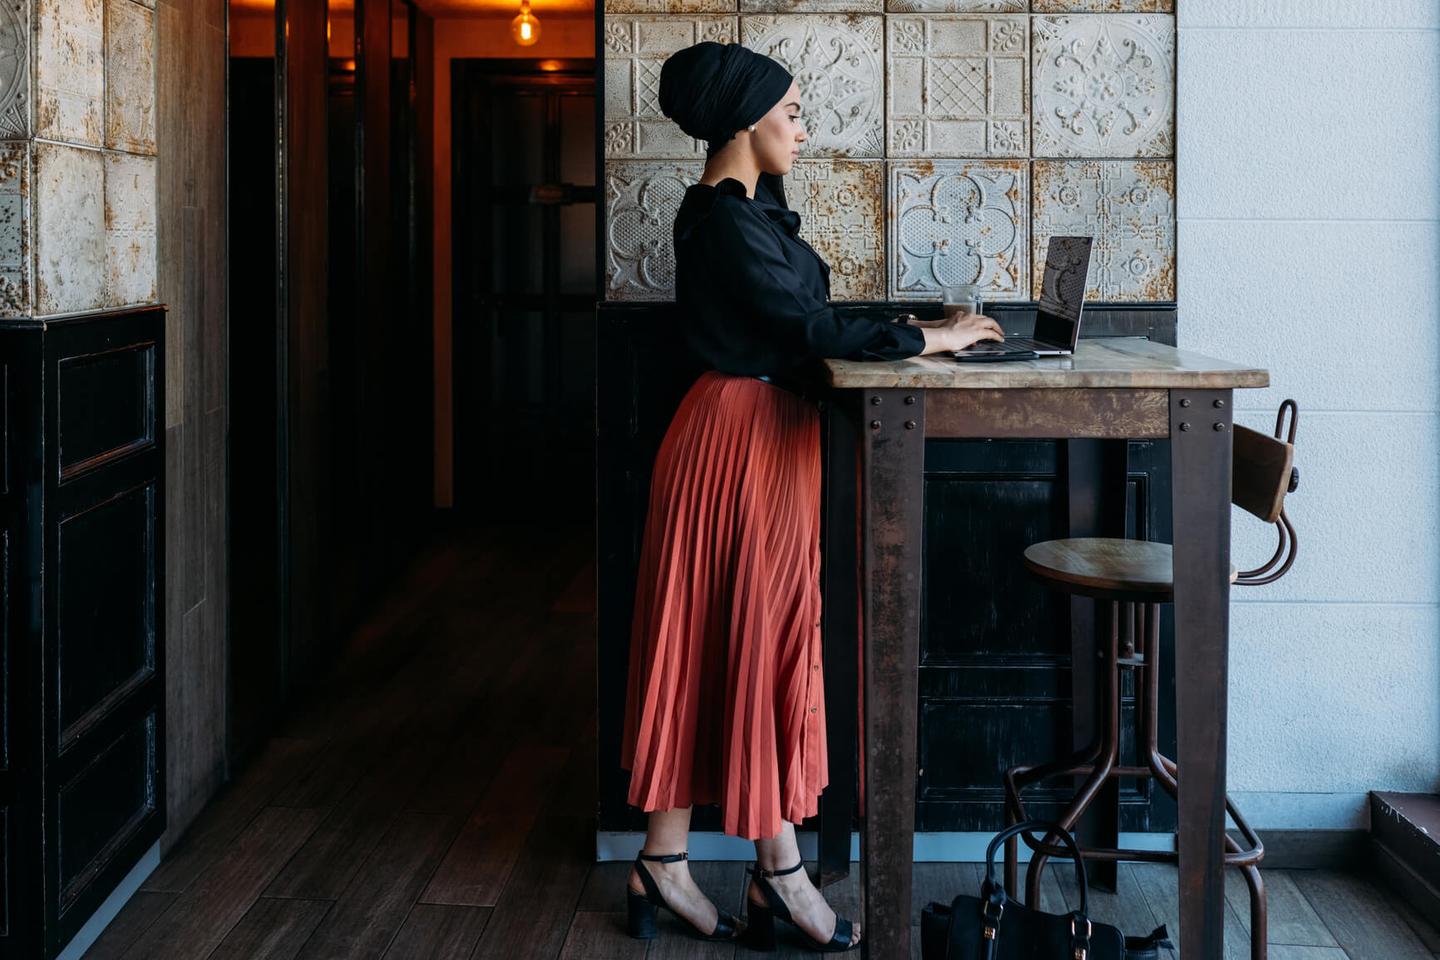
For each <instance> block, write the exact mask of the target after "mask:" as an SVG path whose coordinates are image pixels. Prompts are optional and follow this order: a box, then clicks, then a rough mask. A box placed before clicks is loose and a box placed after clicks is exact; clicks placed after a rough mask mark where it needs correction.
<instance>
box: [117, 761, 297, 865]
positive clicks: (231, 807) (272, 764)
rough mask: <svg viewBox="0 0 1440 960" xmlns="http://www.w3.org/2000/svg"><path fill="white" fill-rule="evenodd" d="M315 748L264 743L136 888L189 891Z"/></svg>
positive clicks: (289, 779) (295, 773)
mask: <svg viewBox="0 0 1440 960" xmlns="http://www.w3.org/2000/svg"><path fill="white" fill-rule="evenodd" d="M321 748H322V745H321V744H319V743H317V742H315V741H312V740H296V739H293V738H288V737H277V738H275V739H272V740H270V741H269V742H267V743H266V744H265V746H264V747H263V748H262V749H261V750H260V752H259V754H258V755H257V757H256V758H255V759H254V760H253V761H251V763H250V765H249V766H248V767H246V768H245V770H244V771H243V772H242V773H241V774H240V775H239V776H238V777H237V778H236V780H235V782H234V783H232V784H230V785H229V786H227V787H226V788H225V789H224V790H223V791H221V793H220V795H219V796H218V797H216V798H215V799H214V800H212V801H211V802H210V805H209V806H208V807H206V808H205V810H204V812H202V813H201V814H200V816H199V817H198V818H197V819H196V821H195V823H194V825H193V826H191V828H190V829H189V830H188V831H186V833H185V836H184V837H182V838H181V840H180V842H179V843H178V844H177V845H176V847H175V849H173V850H171V851H169V852H167V853H166V854H165V856H164V859H163V860H162V861H161V862H160V865H159V866H158V867H156V868H155V870H154V872H152V873H151V874H150V876H149V877H147V878H146V879H145V882H144V883H142V884H141V885H140V889H142V890H149V891H153V892H168V893H182V892H184V891H185V890H187V889H189V887H190V885H191V884H192V883H194V882H195V879H196V877H198V876H199V875H200V873H201V872H202V871H203V870H205V869H206V868H207V867H209V866H211V865H213V864H214V863H215V861H216V860H217V859H219V858H220V857H221V856H223V855H224V853H225V850H226V848H227V847H228V846H229V845H230V844H231V843H232V842H234V840H235V838H236V837H237V836H239V835H240V833H241V831H243V830H244V829H245V828H246V827H247V826H248V825H249V824H250V823H251V822H252V821H253V820H254V819H255V817H256V816H257V815H258V814H259V813H260V811H261V810H263V809H264V808H265V806H266V805H267V804H268V803H269V802H270V800H271V799H272V798H273V797H274V796H275V794H276V793H277V792H278V791H280V790H281V789H283V788H284V787H285V786H286V784H288V783H289V782H290V781H291V780H292V779H294V778H295V777H296V776H299V775H300V774H301V773H302V772H303V771H304V770H305V769H306V767H307V766H309V765H310V764H311V762H312V759H313V758H314V756H315V755H316V754H317V753H318V752H319V751H320V750H321Z"/></svg>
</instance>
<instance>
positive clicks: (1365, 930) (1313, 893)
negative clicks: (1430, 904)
mask: <svg viewBox="0 0 1440 960" xmlns="http://www.w3.org/2000/svg"><path fill="white" fill-rule="evenodd" d="M1294 880H1295V885H1296V886H1297V887H1298V888H1299V890H1300V892H1301V893H1302V894H1304V895H1305V899H1306V900H1308V901H1310V906H1311V907H1313V908H1314V909H1315V913H1316V914H1317V915H1318V916H1319V917H1320V919H1321V920H1322V921H1323V922H1324V923H1325V926H1326V927H1327V928H1328V929H1329V931H1330V933H1331V934H1332V935H1333V936H1334V937H1335V941H1336V942H1337V943H1338V944H1339V945H1340V947H1341V948H1342V949H1343V950H1344V951H1345V952H1346V953H1347V954H1349V957H1350V960H1432V958H1433V956H1434V953H1433V951H1430V950H1427V949H1426V948H1425V945H1424V944H1423V943H1421V942H1420V938H1419V937H1417V936H1416V935H1415V933H1414V932H1413V931H1412V930H1411V929H1410V927H1409V925H1408V924H1406V923H1405V921H1404V920H1402V919H1401V918H1400V914H1398V913H1397V912H1396V911H1395V910H1394V908H1393V907H1391V905H1390V903H1389V902H1388V895H1382V894H1381V893H1380V892H1379V891H1378V890H1376V889H1375V887H1373V886H1371V885H1370V884H1368V883H1364V882H1362V881H1361V880H1359V879H1358V878H1356V877H1353V876H1349V875H1347V874H1343V873H1339V872H1337V871H1334V870H1297V871H1295V874H1294Z"/></svg>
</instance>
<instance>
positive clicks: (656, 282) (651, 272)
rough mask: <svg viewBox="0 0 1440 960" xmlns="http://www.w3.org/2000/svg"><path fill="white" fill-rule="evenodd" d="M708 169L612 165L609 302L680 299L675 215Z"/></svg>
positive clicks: (695, 164)
mask: <svg viewBox="0 0 1440 960" xmlns="http://www.w3.org/2000/svg"><path fill="white" fill-rule="evenodd" d="M703 168H704V164H703V163H701V162H700V161H689V162H679V163H677V162H675V161H668V162H667V161H655V160H610V161H606V163H605V296H606V298H607V299H610V300H669V299H670V298H671V297H673V296H674V295H675V244H674V239H673V237H672V234H671V231H672V229H673V227H674V225H675V211H676V210H678V209H680V201H681V200H682V199H683V198H684V196H685V188H686V187H688V186H690V184H692V183H695V182H696V181H697V180H699V179H700V173H701V171H702V169H703Z"/></svg>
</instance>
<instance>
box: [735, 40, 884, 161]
mask: <svg viewBox="0 0 1440 960" xmlns="http://www.w3.org/2000/svg"><path fill="white" fill-rule="evenodd" d="M883 20H884V18H883V17H880V16H868V15H865V14H858V13H851V14H836V13H804V14H776V15H771V14H753V15H745V16H742V17H741V18H740V41H741V42H742V43H744V44H745V46H747V47H749V48H750V49H752V50H756V51H758V52H760V53H763V54H766V55H767V56H771V57H774V58H775V59H776V60H779V61H780V62H781V63H783V64H784V65H785V66H786V68H787V69H789V71H790V72H791V73H792V74H794V75H795V80H796V82H797V83H798V84H799V87H800V100H801V103H802V105H803V111H802V112H803V114H804V116H805V118H806V126H805V129H806V132H807V133H808V134H809V139H808V140H807V141H806V143H805V145H804V146H803V147H801V150H802V152H803V153H805V154H809V155H811V156H816V157H879V156H883V155H884V146H885V145H884V117H883V113H884V102H885V96H884V88H885V77H884V69H883V64H882V62H881V60H882V43H881V34H882V32H883V29H882V21H883Z"/></svg>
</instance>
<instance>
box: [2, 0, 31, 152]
mask: <svg viewBox="0 0 1440 960" xmlns="http://www.w3.org/2000/svg"><path fill="white" fill-rule="evenodd" d="M29 14H30V6H29V4H28V3H26V2H11V3H6V4H0V140H18V139H22V138H24V137H27V136H29V133H30V16H29Z"/></svg>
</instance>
